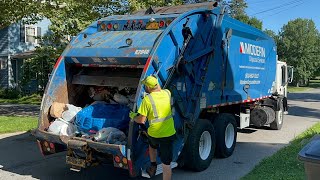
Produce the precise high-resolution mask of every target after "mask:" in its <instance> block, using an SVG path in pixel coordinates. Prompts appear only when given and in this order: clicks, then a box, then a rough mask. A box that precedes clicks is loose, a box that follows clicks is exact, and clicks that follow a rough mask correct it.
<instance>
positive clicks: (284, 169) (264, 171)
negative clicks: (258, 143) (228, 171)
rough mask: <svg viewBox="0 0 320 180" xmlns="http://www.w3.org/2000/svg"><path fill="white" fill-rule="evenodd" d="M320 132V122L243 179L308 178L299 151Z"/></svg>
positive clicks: (265, 160)
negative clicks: (299, 157)
mask: <svg viewBox="0 0 320 180" xmlns="http://www.w3.org/2000/svg"><path fill="white" fill-rule="evenodd" d="M319 133H320V123H318V124H316V125H314V126H313V127H311V128H310V129H308V130H307V131H305V132H304V133H302V134H300V135H299V136H298V137H296V138H295V139H294V140H293V141H292V142H291V143H290V145H289V146H287V147H284V148H282V149H281V150H279V151H278V152H277V153H275V154H274V155H272V156H271V157H268V158H265V159H263V160H262V162H261V163H260V164H259V165H257V166H256V167H255V168H254V169H253V170H252V171H251V172H250V173H249V174H247V175H246V176H245V177H243V178H241V179H242V180H247V179H249V180H251V179H253V180H255V179H259V180H260V179H267V180H270V179H306V176H305V172H304V167H303V162H301V161H299V160H298V159H297V157H298V153H299V151H300V150H301V149H302V148H303V147H304V146H305V145H306V144H307V143H308V142H309V140H310V138H312V137H313V136H314V135H316V134H319Z"/></svg>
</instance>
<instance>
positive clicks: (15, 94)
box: [0, 89, 21, 99]
mask: <svg viewBox="0 0 320 180" xmlns="http://www.w3.org/2000/svg"><path fill="white" fill-rule="evenodd" d="M20 97H21V94H20V91H18V90H15V89H0V98H3V99H18V98H20Z"/></svg>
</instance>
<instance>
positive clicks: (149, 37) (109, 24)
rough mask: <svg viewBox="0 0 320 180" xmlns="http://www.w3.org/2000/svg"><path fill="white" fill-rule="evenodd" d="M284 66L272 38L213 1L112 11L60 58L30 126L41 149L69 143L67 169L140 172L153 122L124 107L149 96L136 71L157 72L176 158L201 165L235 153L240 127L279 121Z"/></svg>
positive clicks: (283, 103) (272, 126)
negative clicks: (168, 101) (103, 166)
mask: <svg viewBox="0 0 320 180" xmlns="http://www.w3.org/2000/svg"><path fill="white" fill-rule="evenodd" d="M289 70H290V67H288V66H287V65H286V63H285V62H280V61H278V60H277V47H276V44H275V42H274V40H273V39H272V38H270V37H269V36H268V35H266V34H265V33H263V32H262V31H260V30H258V29H255V28H253V27H251V26H249V25H246V24H244V23H241V22H239V21H237V20H235V19H232V18H231V17H229V16H228V14H227V12H226V8H225V7H224V6H220V5H218V4H217V2H208V3H199V4H193V5H181V6H172V7H162V8H154V9H152V8H150V9H149V10H144V11H138V12H135V13H133V14H131V15H114V16H109V17H106V18H103V19H100V20H97V21H96V22H94V23H92V24H91V25H90V26H89V27H88V28H86V29H85V30H83V31H82V32H81V33H80V34H79V35H78V36H77V37H75V38H74V39H73V40H72V42H71V43H70V44H69V45H68V46H67V48H66V49H65V51H64V52H63V54H62V55H61V57H60V58H59V59H58V60H57V62H56V64H55V66H54V69H53V72H52V74H51V77H50V79H49V82H48V84H47V87H46V90H45V93H44V97H43V100H42V104H41V110H40V111H41V113H40V117H39V126H38V128H37V130H35V131H34V132H33V134H34V135H35V136H36V138H37V141H38V145H39V147H40V150H41V152H42V153H43V154H44V155H50V154H54V153H58V152H62V151H66V163H67V165H68V167H70V169H71V170H75V171H80V170H81V169H84V168H88V167H90V166H93V165H95V164H98V163H100V162H108V163H110V164H112V165H113V166H114V167H117V168H122V169H126V170H128V172H129V175H130V177H136V176H141V175H143V173H142V172H144V170H145V169H146V167H148V166H149V165H150V159H149V155H148V153H149V152H148V146H149V144H148V140H147V137H146V136H145V135H144V134H145V133H143V132H144V131H145V128H146V127H148V126H149V125H148V122H147V123H146V124H145V127H144V126H142V125H139V124H137V123H135V122H133V121H131V120H130V118H129V112H130V111H136V110H137V109H138V108H139V106H140V104H141V101H142V99H143V98H144V97H145V95H146V93H145V90H144V86H143V85H142V83H141V80H143V79H144V78H145V77H147V76H149V75H155V76H156V77H157V78H158V80H159V83H160V85H161V87H162V88H163V89H168V90H170V92H171V96H172V100H173V102H172V113H173V117H174V125H175V129H176V132H177V138H176V140H175V141H174V148H173V163H172V167H176V166H177V165H179V166H186V167H188V168H189V169H192V170H195V171H202V170H205V169H206V168H208V166H209V165H210V163H211V160H212V159H213V157H214V156H216V157H221V158H226V157H229V156H231V155H232V153H233V151H234V149H235V145H236V139H237V129H242V128H246V127H248V126H250V125H251V126H255V127H261V126H270V130H279V129H281V127H282V125H283V114H284V113H285V112H286V111H287V105H286V104H287V103H286V96H287V83H288V82H289V81H290V80H292V73H288V72H289ZM157 164H158V165H159V164H161V162H160V159H158V162H157ZM160 167H161V166H159V168H158V172H157V173H158V174H159V173H161V168H160Z"/></svg>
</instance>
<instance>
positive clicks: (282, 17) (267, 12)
mask: <svg viewBox="0 0 320 180" xmlns="http://www.w3.org/2000/svg"><path fill="white" fill-rule="evenodd" d="M246 2H247V4H248V8H247V9H246V12H247V14H248V15H249V16H250V17H252V16H254V17H256V18H258V19H259V20H261V21H262V23H263V29H271V30H273V31H274V32H275V33H278V32H279V31H280V30H281V28H282V27H283V25H285V24H287V23H288V21H290V20H294V19H297V18H306V19H312V20H313V21H314V23H315V24H316V27H317V29H318V30H319V31H320V0H246Z"/></svg>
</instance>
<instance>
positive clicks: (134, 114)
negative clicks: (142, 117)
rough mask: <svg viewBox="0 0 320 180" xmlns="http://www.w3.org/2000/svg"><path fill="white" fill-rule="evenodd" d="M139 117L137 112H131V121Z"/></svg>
mask: <svg viewBox="0 0 320 180" xmlns="http://www.w3.org/2000/svg"><path fill="white" fill-rule="evenodd" d="M137 115H138V113H135V112H132V111H130V113H129V117H130V119H133V118H135V117H136V116H137Z"/></svg>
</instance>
